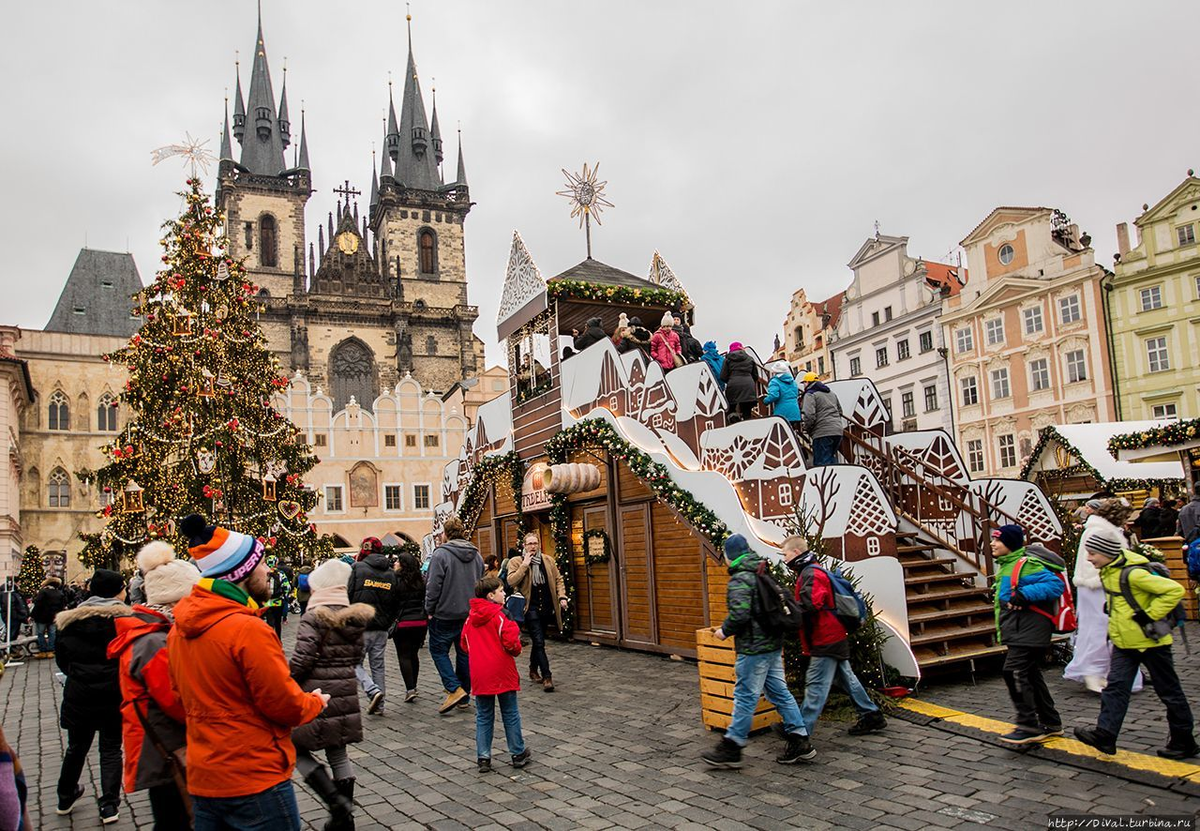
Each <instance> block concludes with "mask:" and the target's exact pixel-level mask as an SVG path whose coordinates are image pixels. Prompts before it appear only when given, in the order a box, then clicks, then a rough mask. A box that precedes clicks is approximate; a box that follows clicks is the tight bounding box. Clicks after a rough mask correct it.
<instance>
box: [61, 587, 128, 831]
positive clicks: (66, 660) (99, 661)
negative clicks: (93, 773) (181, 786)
mask: <svg viewBox="0 0 1200 831" xmlns="http://www.w3.org/2000/svg"><path fill="white" fill-rule="evenodd" d="M90 588H91V597H89V598H88V599H87V600H85V601H83V602H82V603H80V604H79V606H77V607H76V608H74V609H68V610H67V611H65V612H60V613H59V615H58V618H57V619H56V621H55V623H56V624H57V626H58V642H57V645H56V646H57V648H56V650H55V655H54V657H55V660H56V661H57V663H58V668H59V669H61V670H62V671H63V674H64V675H66V676H67V682H66V686H65V687H64V689H63V703H62V710H61V712H60V723H61V724H62V728H63V729H64V730H66V731H67V752H66V753H65V754H64V755H63V762H62V770H61V772H60V773H59V776H58V810H57V813H58V815H59V816H66V815H67V814H69V813H71V811H72V810H74V808H75V804H76V803H77V802H78V801H79V799H80V797H82V796H83V786H82V785H80V784H79V776H80V774H82V773H83V765H84V763H85V762H86V761H87V757H88V751H89V750H91V748H92V741H93V740H94V739H95V737H96V734H97V733H99V734H100V799H99V802H100V821H101V822H102V823H104V824H105V825H107V824H109V823H111V822H116V821H117V815H118V814H117V812H118V808H119V806H120V800H121V774H122V764H121V682H120V669H119V661H118V660H117V659H115V658H109V657H108V645H109V643H110V642H111V641H112V639H113V638H115V637H116V635H117V627H116V624H115V623H114V619H115V618H118V617H124V616H126V615H130V614H132V613H133V610H132V609H130V608H129V607H128V606H126V605H125V603H124V602H123V601H124V598H125V580H124V578H122V577H121V575H120V574H118V573H117V572H115V571H109V570H108V569H103V568H98V569H96V572H95V574H93V575H92V579H91V583H90Z"/></svg>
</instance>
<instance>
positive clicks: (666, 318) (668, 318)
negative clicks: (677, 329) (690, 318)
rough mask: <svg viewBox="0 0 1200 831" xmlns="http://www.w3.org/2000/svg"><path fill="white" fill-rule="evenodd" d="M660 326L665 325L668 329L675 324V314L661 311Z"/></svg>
mask: <svg viewBox="0 0 1200 831" xmlns="http://www.w3.org/2000/svg"><path fill="white" fill-rule="evenodd" d="M659 325H660V326H666V327H667V328H668V329H670V328H671V327H672V326H674V325H675V315H673V314H671V313H670V312H663V316H662V320H660V321H659Z"/></svg>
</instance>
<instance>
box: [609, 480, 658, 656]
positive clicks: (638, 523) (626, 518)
mask: <svg viewBox="0 0 1200 831" xmlns="http://www.w3.org/2000/svg"><path fill="white" fill-rule="evenodd" d="M617 517H618V524H619V525H620V540H621V542H620V545H619V546H618V548H617V560H618V562H617V570H618V573H619V575H620V587H621V591H620V597H621V608H620V637H621V643H622V644H628V645H630V646H655V645H657V637H656V634H657V632H658V625H657V621H656V619H655V618H656V616H657V615H656V610H655V608H654V567H653V564H652V562H651V559H650V511H649V509H648V507H647V506H646V505H645V504H644V503H643V504H640V505H624V506H621V507H619V508H618V509H617Z"/></svg>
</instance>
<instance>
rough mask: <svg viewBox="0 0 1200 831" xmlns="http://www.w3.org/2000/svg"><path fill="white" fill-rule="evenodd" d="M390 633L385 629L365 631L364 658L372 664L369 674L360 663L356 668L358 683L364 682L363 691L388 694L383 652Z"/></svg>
mask: <svg viewBox="0 0 1200 831" xmlns="http://www.w3.org/2000/svg"><path fill="white" fill-rule="evenodd" d="M387 642H388V633H387V630H385V629H368V630H367V631H366V632H363V652H364V653H365V654H364V655H363V660H364V661H366V662H367V663H368V664H370V666H371V672H370V674H369V675H368V674H367V671H366V670H365V669H363V665H362V664H361V663H360V664H359V665H358V666H356V667H355V668H354V674H355V675H356V676H357V677H358V683H360V684H362V688H363V692H365V693H366V694H367V695H368V696H373V695H375V693H377V692H381V693H384V694H385V695H386V694H387V677H386V673H385V669H384V666H385V665H384V662H383V654H384V650H385V649H386V648H387Z"/></svg>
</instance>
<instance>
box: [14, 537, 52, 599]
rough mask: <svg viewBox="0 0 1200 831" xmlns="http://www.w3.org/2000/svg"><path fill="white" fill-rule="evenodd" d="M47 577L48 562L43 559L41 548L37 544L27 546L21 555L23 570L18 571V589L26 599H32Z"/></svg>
mask: <svg viewBox="0 0 1200 831" xmlns="http://www.w3.org/2000/svg"><path fill="white" fill-rule="evenodd" d="M45 579H46V564H45V563H44V562H43V561H42V552H41V549H39V548H38V547H37V546H36V545H30V546H28V547H26V549H25V554H24V556H22V557H21V570H20V571H18V572H17V591H19V592H21V594H22V595H24V596H25V598H26V599H32V598H33V596H34V595H35V594H37V593H38V589H40V588H41V587H42V581H44V580H45Z"/></svg>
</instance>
